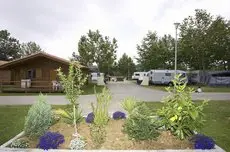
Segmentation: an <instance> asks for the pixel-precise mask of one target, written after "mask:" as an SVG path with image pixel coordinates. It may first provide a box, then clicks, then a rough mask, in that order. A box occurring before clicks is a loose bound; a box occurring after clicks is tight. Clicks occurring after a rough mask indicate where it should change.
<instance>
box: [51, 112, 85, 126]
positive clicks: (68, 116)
mask: <svg viewBox="0 0 230 152" xmlns="http://www.w3.org/2000/svg"><path fill="white" fill-rule="evenodd" d="M55 114H57V115H59V116H60V117H61V118H62V119H63V121H64V122H65V123H67V124H73V120H74V116H73V112H68V111H67V110H63V109H58V110H56V111H55ZM82 120H83V117H82V112H81V111H80V110H76V113H75V122H76V123H77V124H78V123H80V122H82Z"/></svg>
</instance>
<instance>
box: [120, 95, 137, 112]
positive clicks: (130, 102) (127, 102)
mask: <svg viewBox="0 0 230 152" xmlns="http://www.w3.org/2000/svg"><path fill="white" fill-rule="evenodd" d="M121 106H122V108H123V109H124V110H125V111H127V112H128V114H129V115H130V114H131V112H132V111H133V109H134V108H136V106H137V100H136V99H134V98H133V97H127V98H125V99H124V100H123V102H122V103H121Z"/></svg>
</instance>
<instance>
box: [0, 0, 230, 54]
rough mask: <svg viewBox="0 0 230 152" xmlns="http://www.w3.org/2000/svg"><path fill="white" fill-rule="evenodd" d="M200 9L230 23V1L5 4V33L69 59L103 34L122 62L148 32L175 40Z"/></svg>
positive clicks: (1, 6)
mask: <svg viewBox="0 0 230 152" xmlns="http://www.w3.org/2000/svg"><path fill="white" fill-rule="evenodd" d="M196 8H200V9H201V8H202V9H206V10H207V11H208V12H210V13H211V14H212V15H222V16H224V17H225V18H227V19H230V1H229V0H36V1H35V0H0V29H7V30H8V31H9V32H10V33H11V35H12V36H14V37H16V38H17V39H19V40H20V42H21V43H22V42H27V41H35V42H36V43H38V44H39V45H40V46H41V47H42V48H43V49H44V50H46V52H48V53H51V54H53V55H57V56H59V57H63V58H68V57H70V56H71V54H72V52H73V51H77V43H78V40H79V38H80V36H81V35H84V34H86V33H87V32H88V30H89V29H92V30H96V29H99V31H100V32H101V34H103V35H104V36H105V35H107V36H109V37H111V38H112V37H115V38H116V39H117V40H118V52H117V55H118V57H120V56H121V55H122V54H123V53H124V52H126V53H127V54H129V55H130V56H131V57H133V56H136V52H137V51H136V44H137V43H140V41H141V40H142V38H143V37H144V36H145V35H146V33H147V32H148V30H154V31H157V33H158V34H159V35H163V34H171V35H173V36H174V33H175V31H174V25H173V23H174V22H181V21H182V20H183V19H184V18H185V17H187V16H188V15H193V14H194V10H195V9H196Z"/></svg>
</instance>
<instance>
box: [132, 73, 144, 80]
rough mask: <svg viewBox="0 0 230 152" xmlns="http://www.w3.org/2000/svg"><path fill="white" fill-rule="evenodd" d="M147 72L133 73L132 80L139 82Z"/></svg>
mask: <svg viewBox="0 0 230 152" xmlns="http://www.w3.org/2000/svg"><path fill="white" fill-rule="evenodd" d="M146 75H147V72H134V73H133V75H132V80H140V79H143V76H146Z"/></svg>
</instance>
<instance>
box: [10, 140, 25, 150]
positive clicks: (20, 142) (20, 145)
mask: <svg viewBox="0 0 230 152" xmlns="http://www.w3.org/2000/svg"><path fill="white" fill-rule="evenodd" d="M10 147H11V148H28V147H29V141H28V140H25V139H16V140H14V141H13V142H12V143H11V145H10Z"/></svg>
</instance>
